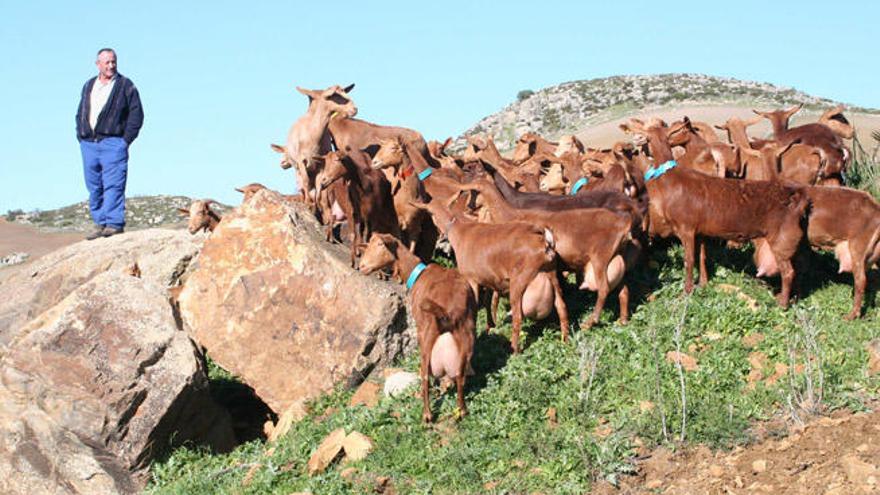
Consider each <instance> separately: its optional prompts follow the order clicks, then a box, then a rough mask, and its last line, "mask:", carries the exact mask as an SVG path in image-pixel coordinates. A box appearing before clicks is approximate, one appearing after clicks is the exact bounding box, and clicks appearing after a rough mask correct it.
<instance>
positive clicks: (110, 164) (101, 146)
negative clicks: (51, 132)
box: [76, 48, 144, 240]
mask: <svg viewBox="0 0 880 495" xmlns="http://www.w3.org/2000/svg"><path fill="white" fill-rule="evenodd" d="M95 65H97V66H98V75H97V76H95V77H93V78H91V79H89V80H88V81H86V84H85V86H83V89H82V96H81V97H80V101H79V108H78V109H77V111H76V135H77V138H79V147H80V151H81V152H82V158H83V171H84V173H85V178H86V189H88V190H89V210H90V211H91V214H92V220H94V221H95V226H96V230H95V231H94V232H92V233H91V234H89V235H87V236H86V239H89V240H92V239H97V238H98V237H110V236H111V235H116V234H120V233H122V232H123V230H124V229H125V180H126V178H127V176H128V147H129V146H130V145H131V143H132V142H133V141H134V140H135V138H136V137H137V136H138V132H140V130H141V125H143V123H144V110H143V108H142V107H141V99H140V96H139V95H138V91H137V88H135V87H134V83H133V82H131V80H130V79H128V78H127V77H125V76H123V75H122V74H120V73H118V72H116V52H115V51H113V49H112V48H101V49H100V50H98V60H97V61H96V62H95Z"/></svg>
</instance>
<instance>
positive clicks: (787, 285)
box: [776, 257, 794, 308]
mask: <svg viewBox="0 0 880 495" xmlns="http://www.w3.org/2000/svg"><path fill="white" fill-rule="evenodd" d="M776 264H777V265H778V266H779V276H780V278H781V279H782V290H781V291H780V292H779V295H778V296H776V301H777V302H778V303H779V305H780V306H782V307H783V308H788V301H789V299H790V297H791V283H792V281H794V268H793V267H792V266H791V259H785V260H782V259H779V258H778V257H777V259H776Z"/></svg>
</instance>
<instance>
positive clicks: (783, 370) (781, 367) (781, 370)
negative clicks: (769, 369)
mask: <svg viewBox="0 0 880 495" xmlns="http://www.w3.org/2000/svg"><path fill="white" fill-rule="evenodd" d="M786 375H788V365H786V364H783V363H776V364H774V365H773V374H772V375H770V376H769V377H767V380H766V381H767V384H768V385H773V384H775V383H776V382H777V381H779V379H780V378H784V377H785V376H786Z"/></svg>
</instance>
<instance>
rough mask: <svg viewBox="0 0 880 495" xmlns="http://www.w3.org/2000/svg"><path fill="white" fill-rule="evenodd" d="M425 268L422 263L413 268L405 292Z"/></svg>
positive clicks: (410, 288) (411, 286)
mask: <svg viewBox="0 0 880 495" xmlns="http://www.w3.org/2000/svg"><path fill="white" fill-rule="evenodd" d="M429 170H430V169H429ZM425 268H428V265H426V264H424V263H419V264H418V265H416V267H415V268H413V271H412V272H411V273H410V274H409V278H407V279H406V290H412V288H413V285H415V284H416V280H418V279H419V275H421V274H422V272H423V271H425Z"/></svg>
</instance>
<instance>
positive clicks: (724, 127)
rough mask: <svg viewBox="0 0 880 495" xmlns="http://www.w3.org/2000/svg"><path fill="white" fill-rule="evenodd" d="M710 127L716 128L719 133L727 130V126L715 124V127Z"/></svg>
mask: <svg viewBox="0 0 880 495" xmlns="http://www.w3.org/2000/svg"><path fill="white" fill-rule="evenodd" d="M712 127H714V128H716V129H718V130H720V131H726V130H727V124H721V125H718V124H715V125H713V126H712Z"/></svg>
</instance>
